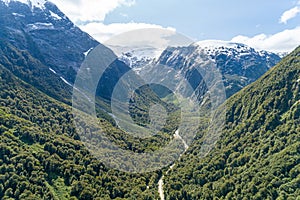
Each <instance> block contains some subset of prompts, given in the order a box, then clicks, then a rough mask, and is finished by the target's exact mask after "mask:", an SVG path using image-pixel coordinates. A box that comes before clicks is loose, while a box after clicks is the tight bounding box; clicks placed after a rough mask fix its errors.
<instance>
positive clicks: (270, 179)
mask: <svg viewBox="0 0 300 200" xmlns="http://www.w3.org/2000/svg"><path fill="white" fill-rule="evenodd" d="M299 73H300V47H298V48H297V49H296V50H295V51H293V52H292V53H291V54H289V55H288V56H287V57H285V58H284V59H283V60H282V61H281V62H280V63H279V64H277V65H276V66H275V67H274V68H272V69H271V70H269V71H268V72H267V73H266V74H265V75H263V76H262V77H261V78H259V79H258V80H257V81H256V82H255V83H253V84H251V85H249V86H247V87H245V88H244V89H243V90H242V91H241V92H238V93H237V94H235V95H233V96H232V97H231V98H229V99H228V101H227V102H226V104H225V105H223V106H221V107H220V108H219V109H220V112H225V113H226V120H225V126H224V128H223V131H222V134H221V138H220V140H219V142H218V143H217V144H216V145H215V148H214V149H213V150H212V151H211V152H210V153H209V154H208V155H207V156H206V157H203V156H201V153H200V152H201V146H202V139H201V136H200V135H201V134H200V135H199V138H200V139H197V140H196V141H195V142H194V143H193V145H192V146H191V147H190V149H189V150H188V151H187V152H186V154H185V155H184V156H183V157H182V158H181V160H180V161H179V162H177V163H176V165H175V166H174V167H173V168H172V170H170V171H169V172H168V173H167V174H165V177H164V188H165V190H164V195H165V197H166V199H243V198H244V199H297V197H299V195H300V189H299V188H300V187H299V184H300V173H299V169H300V156H299V155H300V142H299V141H300V135H299V132H300V129H299V123H300V112H299V111H300V104H299V102H300V92H299V91H300V79H299ZM202 134H203V133H202Z"/></svg>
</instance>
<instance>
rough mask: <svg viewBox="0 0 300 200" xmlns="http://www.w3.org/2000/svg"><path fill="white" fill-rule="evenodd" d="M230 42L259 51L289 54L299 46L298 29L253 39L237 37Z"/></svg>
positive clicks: (262, 35)
mask: <svg viewBox="0 0 300 200" xmlns="http://www.w3.org/2000/svg"><path fill="white" fill-rule="evenodd" d="M231 41H232V42H239V43H243V44H247V45H249V46H251V47H254V48H256V49H261V50H267V51H272V52H291V51H292V50H294V49H295V48H296V47H297V46H299V45H300V27H296V28H294V29H287V30H284V31H282V32H279V33H276V34H274V35H265V34H260V35H256V36H254V37H247V36H242V35H239V36H236V37H234V38H233V39H232V40H231Z"/></svg>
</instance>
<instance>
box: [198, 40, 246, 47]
mask: <svg viewBox="0 0 300 200" xmlns="http://www.w3.org/2000/svg"><path fill="white" fill-rule="evenodd" d="M194 45H195V46H199V47H203V48H204V47H205V48H220V47H226V48H235V47H237V46H245V45H243V44H239V43H234V42H229V41H223V40H202V41H199V42H196V43H194Z"/></svg>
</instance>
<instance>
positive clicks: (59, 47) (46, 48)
mask: <svg viewBox="0 0 300 200" xmlns="http://www.w3.org/2000/svg"><path fill="white" fill-rule="evenodd" d="M0 11H1V12H0V26H1V27H2V28H1V38H5V39H7V40H9V41H10V42H11V43H12V44H13V45H14V46H15V47H17V48H18V49H20V50H28V51H29V52H30V53H31V54H32V55H33V56H34V57H36V58H38V59H39V60H40V61H41V62H42V63H43V64H44V65H46V66H48V67H49V68H51V69H53V70H54V71H55V72H57V73H58V75H60V76H62V77H64V78H65V79H66V80H68V81H71V82H74V78H75V73H76V71H77V70H78V68H79V67H80V65H81V63H82V62H83V60H84V59H85V55H86V53H87V52H88V51H89V50H91V49H92V48H94V47H96V46H97V45H99V43H98V42H97V41H96V40H94V39H93V38H92V37H91V36H89V35H88V34H87V33H85V32H83V31H81V30H80V29H79V28H78V27H76V26H75V25H74V24H73V23H72V22H71V21H70V20H69V19H68V17H67V16H66V15H65V14H63V13H62V12H61V11H60V10H59V9H58V8H57V7H56V6H55V5H54V4H53V3H51V2H49V1H44V0H39V1H36V0H35V1H26V0H24V1H9V0H5V1H0Z"/></svg>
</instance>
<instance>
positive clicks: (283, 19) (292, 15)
mask: <svg viewBox="0 0 300 200" xmlns="http://www.w3.org/2000/svg"><path fill="white" fill-rule="evenodd" d="M299 3H300V1H299ZM299 3H298V4H299ZM299 13H300V7H299V6H296V7H294V8H292V9H290V10H287V11H285V12H284V13H283V14H282V15H281V17H280V20H279V23H283V24H286V23H287V22H288V21H289V20H290V19H293V18H295V17H296V16H297V15H298V14H299Z"/></svg>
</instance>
